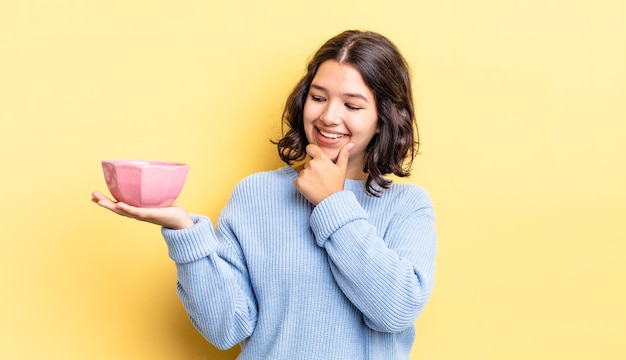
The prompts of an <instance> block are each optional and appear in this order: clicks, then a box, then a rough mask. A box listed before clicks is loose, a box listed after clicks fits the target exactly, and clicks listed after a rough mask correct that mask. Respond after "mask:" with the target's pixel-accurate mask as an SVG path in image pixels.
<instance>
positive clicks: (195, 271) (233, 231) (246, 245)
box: [162, 167, 437, 360]
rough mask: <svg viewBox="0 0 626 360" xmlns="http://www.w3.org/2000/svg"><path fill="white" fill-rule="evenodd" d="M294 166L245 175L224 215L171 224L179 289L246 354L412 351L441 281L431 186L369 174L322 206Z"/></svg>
mask: <svg viewBox="0 0 626 360" xmlns="http://www.w3.org/2000/svg"><path fill="white" fill-rule="evenodd" d="M297 177H298V173H297V172H296V171H295V170H294V169H293V168H291V167H283V168H280V169H277V170H274V171H267V172H260V173H256V174H253V175H250V176H248V177H246V178H244V179H243V180H242V181H241V182H240V183H239V184H238V185H237V186H236V188H235V190H234V191H233V193H232V194H231V198H230V200H229V202H228V204H227V205H226V206H225V207H224V209H223V210H222V213H221V214H220V217H219V220H218V222H217V225H216V226H215V227H214V226H213V224H212V222H211V221H210V220H209V219H208V218H207V217H205V216H201V215H192V218H193V220H194V223H195V225H194V226H193V227H190V228H188V229H183V230H172V229H167V228H163V229H162V234H163V236H164V238H165V241H166V243H167V245H168V250H169V255H170V257H171V259H172V260H173V261H174V262H175V263H176V268H177V274H178V283H177V288H178V294H179V296H180V299H181V301H182V303H183V305H184V307H185V309H186V310H187V312H188V314H189V317H190V319H191V322H192V323H193V325H194V326H195V327H196V329H198V331H199V332H200V333H201V334H202V335H203V336H204V337H205V338H206V339H207V340H208V341H209V342H211V343H212V344H213V345H215V346H216V347H217V348H220V349H227V348H231V347H233V346H236V345H237V344H239V345H240V346H241V354H240V355H239V358H238V359H241V360H260V359H290V360H292V359H293V360H299V359H307V360H309V359H311V360H313V359H324V360H332V359H337V360H368V359H380V360H393V359H398V360H400V359H402V360H404V359H409V353H410V350H411V346H412V345H413V342H414V339H415V327H414V325H413V324H414V322H415V320H416V319H417V317H418V316H419V314H420V313H421V312H422V310H423V308H424V306H425V305H426V302H427V300H428V298H429V297H430V294H431V292H432V289H433V281H434V268H435V253H436V248H437V232H436V229H435V215H434V211H433V206H432V202H431V199H430V197H429V195H428V194H427V193H426V192H425V191H424V190H423V189H422V188H421V187H419V186H417V185H409V184H398V183H393V184H392V186H391V187H390V188H389V189H387V190H384V191H383V193H382V196H380V197H374V196H371V195H369V194H367V192H366V191H365V187H364V181H359V180H346V183H345V188H344V190H343V191H341V192H338V193H335V194H333V195H331V196H329V197H327V198H326V199H324V200H323V201H322V202H320V203H319V204H318V205H317V206H313V205H312V204H311V203H309V202H308V201H307V200H306V199H305V198H304V197H303V196H302V195H301V194H300V193H299V191H298V190H297V189H296V187H295V186H294V180H295V179H296V178H297Z"/></svg>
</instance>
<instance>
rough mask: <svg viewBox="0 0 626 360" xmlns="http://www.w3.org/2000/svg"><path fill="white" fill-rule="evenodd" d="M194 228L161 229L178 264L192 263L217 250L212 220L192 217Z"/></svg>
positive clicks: (173, 258)
mask: <svg viewBox="0 0 626 360" xmlns="http://www.w3.org/2000/svg"><path fill="white" fill-rule="evenodd" d="M191 219H192V220H193V223H194V226H192V227H189V228H186V229H182V230H172V229H168V228H165V227H163V228H161V234H162V235H163V238H164V239H165V243H166V244H167V248H168V252H169V256H170V258H171V259H172V260H174V262H175V263H177V264H185V263H190V262H193V261H196V260H199V259H202V258H204V257H207V256H208V255H209V254H211V253H213V252H215V251H216V250H217V239H216V238H215V233H214V231H213V225H212V224H211V220H209V218H208V217H206V216H201V215H191Z"/></svg>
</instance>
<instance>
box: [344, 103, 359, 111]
mask: <svg viewBox="0 0 626 360" xmlns="http://www.w3.org/2000/svg"><path fill="white" fill-rule="evenodd" d="M346 107H347V108H348V109H349V110H361V109H362V108H360V107H358V106H354V105H352V104H348V103H346Z"/></svg>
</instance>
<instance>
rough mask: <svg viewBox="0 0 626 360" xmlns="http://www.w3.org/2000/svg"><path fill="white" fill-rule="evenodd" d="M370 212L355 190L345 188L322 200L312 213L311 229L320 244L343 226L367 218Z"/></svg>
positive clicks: (322, 244)
mask: <svg viewBox="0 0 626 360" xmlns="http://www.w3.org/2000/svg"><path fill="white" fill-rule="evenodd" d="M367 218H368V214H367V212H365V210H364V209H363V207H361V204H360V203H359V201H358V200H357V199H356V196H355V195H354V193H353V192H351V191H348V190H343V191H340V192H338V193H335V194H333V195H331V196H329V197H327V198H326V199H324V200H322V202H320V203H319V204H317V206H316V207H315V209H313V213H312V214H311V230H313V233H314V234H315V240H316V242H317V245H318V246H321V247H324V243H325V242H326V241H327V240H328V239H329V238H330V236H331V235H332V234H333V233H334V232H335V231H337V230H338V229H339V228H341V227H342V226H344V225H346V224H347V223H349V222H352V221H355V220H363V219H367Z"/></svg>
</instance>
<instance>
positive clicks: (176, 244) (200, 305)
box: [163, 216, 256, 349]
mask: <svg viewBox="0 0 626 360" xmlns="http://www.w3.org/2000/svg"><path fill="white" fill-rule="evenodd" d="M193 219H194V226H193V227H192V228H189V229H184V230H178V231H174V230H170V229H163V236H164V238H165V241H166V243H167V245H168V249H169V254H170V257H171V258H172V260H174V262H175V263H176V269H177V273H178V284H177V288H178V293H179V296H180V299H181V302H182V303H183V305H184V307H185V309H186V310H187V312H188V314H189V317H190V318H191V320H192V322H193V324H194V326H195V327H196V328H197V329H198V331H199V332H200V333H201V334H202V335H203V336H205V338H206V339H207V340H209V341H210V342H211V343H213V344H214V345H215V346H216V347H218V348H222V349H226V348H230V347H232V346H234V345H235V344H237V343H239V342H241V341H242V340H243V339H245V338H247V337H248V336H249V335H250V334H251V333H252V329H253V328H254V325H255V322H256V305H255V303H254V296H253V294H252V290H251V288H250V285H249V281H248V280H247V273H246V272H245V271H243V270H242V269H244V268H245V266H243V265H242V264H241V261H240V259H239V257H238V254H237V251H236V249H235V248H234V247H233V246H229V240H228V239H223V240H221V241H220V240H218V237H217V235H216V234H215V232H214V231H213V228H212V224H211V222H210V220H209V219H208V218H206V217H201V216H193Z"/></svg>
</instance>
